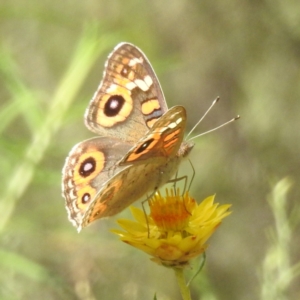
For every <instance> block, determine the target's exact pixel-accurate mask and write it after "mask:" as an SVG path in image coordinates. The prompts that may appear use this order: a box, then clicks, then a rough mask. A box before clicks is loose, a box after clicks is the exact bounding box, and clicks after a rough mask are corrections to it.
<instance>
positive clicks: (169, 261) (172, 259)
mask: <svg viewBox="0 0 300 300" xmlns="http://www.w3.org/2000/svg"><path fill="white" fill-rule="evenodd" d="M214 198H215V196H210V197H208V198H206V199H205V200H204V201H202V202H201V203H200V204H199V205H198V204H197V202H196V201H195V200H194V199H193V198H191V197H190V195H189V193H188V192H186V193H185V194H184V195H183V196H182V195H180V193H179V190H178V191H177V192H176V195H175V194H174V191H173V189H172V190H171V194H169V191H168V190H166V196H165V197H162V196H161V194H160V193H159V192H157V193H156V194H155V195H154V196H153V197H152V198H151V199H150V200H149V206H150V215H147V216H146V215H145V214H144V212H143V211H142V210H140V209H138V208H136V207H131V208H130V209H131V213H132V215H133V216H134V218H135V220H136V221H130V220H126V219H120V220H118V224H119V225H120V226H121V227H122V228H123V229H124V230H125V231H121V230H113V232H114V233H116V234H117V235H119V236H120V238H121V240H122V241H123V242H125V243H127V244H129V245H131V246H134V247H136V248H138V249H140V250H143V251H144V252H146V253H148V254H149V255H151V256H152V260H153V261H155V262H156V263H159V264H162V265H164V266H168V267H182V266H186V265H188V263H189V261H190V260H191V259H192V258H194V257H196V256H198V255H200V254H201V253H203V252H204V251H205V250H206V248H207V245H206V244H205V243H206V241H207V240H208V238H209V237H210V236H211V235H212V234H213V232H214V231H215V230H216V228H217V227H218V226H219V225H220V223H221V221H222V219H223V218H225V217H226V216H228V215H229V214H230V213H231V212H229V211H228V209H229V207H230V206H231V205H228V204H227V205H221V206H219V205H218V203H214Z"/></svg>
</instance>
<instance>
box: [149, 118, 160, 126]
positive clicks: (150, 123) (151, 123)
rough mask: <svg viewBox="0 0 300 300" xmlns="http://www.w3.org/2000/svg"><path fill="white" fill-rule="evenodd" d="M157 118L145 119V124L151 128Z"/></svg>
mask: <svg viewBox="0 0 300 300" xmlns="http://www.w3.org/2000/svg"><path fill="white" fill-rule="evenodd" d="M157 120H158V118H156V119H151V120H149V121H147V126H148V127H149V128H151V127H152V126H153V125H154V123H155V122H156V121H157Z"/></svg>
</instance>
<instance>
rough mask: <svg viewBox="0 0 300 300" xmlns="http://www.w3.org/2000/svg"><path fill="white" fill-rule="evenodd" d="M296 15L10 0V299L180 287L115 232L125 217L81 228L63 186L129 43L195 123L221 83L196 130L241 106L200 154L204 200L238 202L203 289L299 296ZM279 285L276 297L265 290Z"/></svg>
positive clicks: (1, 151) (149, 295)
mask: <svg viewBox="0 0 300 300" xmlns="http://www.w3.org/2000/svg"><path fill="white" fill-rule="evenodd" d="M299 16H300V2H299V1H295V0H294V1H268V0H263V1H250V0H246V1H235V0H226V1H220V0H217V1H207V0H206V1H187V0H173V1H158V0H154V1H137V0H127V1H121V0H111V1H104V0H98V1H97V0H87V1H79V0H72V1H55V0H54V1H47V0H46V1H42V2H40V1H36V0H29V1H21V0H13V1H8V0H2V1H1V3H0V76H1V77H0V78H1V81H0V120H1V121H0V130H1V139H0V169H1V172H0V176H1V179H0V180H1V198H0V230H1V231H0V299H153V295H154V293H155V292H156V293H157V297H158V299H160V300H162V299H164V300H167V299H168V300H170V299H172V300H173V299H175V300H176V299H181V298H180V295H179V290H178V287H177V285H176V281H175V276H174V274H173V273H172V271H171V270H168V269H165V268H162V267H160V266H156V265H155V264H154V263H152V262H150V260H149V258H148V257H147V256H146V255H145V254H143V253H139V252H138V251H136V250H135V249H132V248H131V247H130V246H128V245H126V244H123V243H121V242H120V241H119V240H118V238H117V237H116V236H114V235H113V234H111V233H110V232H109V229H110V228H117V225H116V223H115V221H116V218H111V219H107V220H101V221H99V222H96V223H94V224H93V225H91V226H90V227H88V228H86V229H85V230H83V232H81V233H80V234H78V233H77V232H76V229H75V228H74V227H73V226H72V225H71V223H70V222H69V221H68V220H67V213H66V210H65V207H64V206H65V204H64V200H63V198H62V197H61V169H62V166H63V164H64V161H65V158H66V156H67V154H68V152H69V150H70V149H71V147H72V146H73V145H74V144H75V143H77V142H79V141H81V140H83V139H86V138H89V137H92V136H94V135H93V134H92V133H91V132H89V131H88V130H87V129H86V128H85V127H84V124H83V114H84V111H85V108H86V106H87V104H88V102H89V100H90V99H91V97H92V96H93V93H94V92H95V90H96V88H97V86H98V84H99V82H100V80H101V78H102V72H103V66H104V62H105V60H106V57H107V55H108V54H109V53H110V51H111V50H112V49H113V47H114V46H115V45H116V44H117V43H119V42H121V41H128V42H131V43H134V44H136V45H137V46H138V47H140V48H141V49H142V50H143V51H144V52H145V53H146V55H147V56H148V58H149V60H150V61H151V63H152V65H153V67H154V69H155V71H156V73H157V75H158V78H159V79H160V82H161V85H162V87H163V90H164V93H165V96H166V99H167V102H168V105H169V106H170V107H171V106H174V105H184V106H185V107H186V109H187V112H188V129H187V130H189V129H191V128H192V126H193V125H194V124H195V123H196V122H197V121H198V120H199V118H200V117H201V116H202V115H203V113H204V112H205V110H206V109H207V108H208V107H209V105H210V104H211V102H212V100H213V99H214V98H216V96H220V97H221V101H220V103H219V104H218V105H217V106H216V107H215V108H214V109H213V111H212V112H211V113H210V114H209V115H208V116H207V118H206V119H205V121H204V122H203V123H201V125H200V126H199V128H197V133H201V132H204V131H206V130H209V129H211V128H213V127H214V126H217V125H219V124H221V123H223V122H225V121H227V120H229V119H230V118H232V117H234V116H235V115H237V114H239V115H241V119H240V120H239V121H238V122H235V123H233V124H231V125H229V126H227V127H225V128H222V129H220V130H219V131H217V132H214V133H211V134H209V135H207V136H204V137H201V138H199V139H198V140H197V141H196V147H195V148H194V150H193V152H192V154H191V156H190V158H191V160H192V162H193V164H194V167H195V169H196V177H195V180H194V183H193V186H192V191H191V192H192V194H193V195H194V196H195V197H196V198H197V200H198V201H201V200H202V199H204V198H205V197H206V196H208V195H211V194H214V193H216V194H217V198H216V200H217V201H218V202H219V203H221V204H225V203H232V204H233V206H232V210H233V214H232V215H231V216H230V217H229V218H227V219H226V220H225V221H224V223H223V225H222V226H221V227H220V228H219V229H218V231H217V232H216V234H215V235H214V237H213V238H212V239H211V240H210V241H209V244H210V247H209V248H208V251H207V262H206V266H205V269H204V271H203V272H202V274H201V276H199V277H197V279H196V280H195V281H194V282H193V284H192V287H191V291H192V296H193V299H222V300H223V299H225V300H227V299H239V300H241V299H243V300H244V299H245V300H248V299H249V300H250V299H251V300H253V299H295V300H296V299H299V298H300V288H299V278H293V277H294V275H291V274H292V273H289V271H290V270H291V269H290V266H293V265H295V264H296V263H297V262H299V258H300V255H299V252H300V243H299V238H300V233H299V215H300V213H299V212H300V210H299V194H300V192H299V188H298V186H299V180H300V168H299V152H300V147H299V146H300V145H299V144H300V130H299V129H300V122H299V119H300V118H299V114H300V101H299V100H300V17H299ZM180 172H181V173H182V174H190V172H191V170H190V166H189V165H188V164H183V166H182V168H181V171H180ZM286 176H289V178H290V179H289V181H287V185H284V183H282V185H281V186H283V188H281V189H280V188H278V189H277V190H276V191H277V192H276V193H275V196H274V197H275V198H274V197H273V198H272V195H274V193H272V190H273V187H274V185H275V184H276V183H277V182H278V181H279V180H281V179H282V178H284V177H286ZM289 182H293V183H294V184H293V185H292V187H291V189H290V191H289V193H288V194H287V196H286V198H285V195H284V189H287V186H288V185H289ZM276 195H277V196H276ZM278 195H279V196H278ZM276 197H277V198H278V199H279V203H280V201H282V202H281V203H282V204H283V207H282V208H279V209H278V208H277V215H276V213H275V218H274V211H272V209H271V206H270V204H269V202H268V199H269V200H270V199H277V198H276ZM285 200H286V202H285ZM285 203H286V204H285ZM136 205H139V204H138V203H137V204H136ZM285 213H286V214H287V216H285ZM120 216H122V217H125V216H126V217H130V213H129V211H128V210H126V211H124V212H123V213H122V214H121V215H119V216H118V217H120ZM282 216H283V217H282ZM287 218H288V220H289V221H288V222H287V220H286V219H287ZM275 225H276V226H277V227H275ZM272 228H273V229H272ZM275 228H277V232H276V230H275ZM276 245H277V246H278V247H277V246H276ZM278 266H279V268H277V267H278ZM298 267H299V266H298ZM298 272H299V268H298ZM289 275H290V276H289ZM297 281H298V284H297ZM272 288H281V290H282V294H281V292H280V291H279V292H278V294H277V295H276V296H273V297H272V296H269V298H268V291H270V290H271V289H272Z"/></svg>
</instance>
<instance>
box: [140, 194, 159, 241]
mask: <svg viewBox="0 0 300 300" xmlns="http://www.w3.org/2000/svg"><path fill="white" fill-rule="evenodd" d="M156 191H157V189H155V190H154V191H153V192H152V193H151V194H150V196H148V195H147V198H146V199H145V200H143V201H142V208H143V212H144V215H145V219H146V223H147V229H148V238H150V225H149V220H148V216H147V213H146V209H145V203H146V202H148V201H149V200H150V199H151V198H152V197H153V196H154V195H155V193H156Z"/></svg>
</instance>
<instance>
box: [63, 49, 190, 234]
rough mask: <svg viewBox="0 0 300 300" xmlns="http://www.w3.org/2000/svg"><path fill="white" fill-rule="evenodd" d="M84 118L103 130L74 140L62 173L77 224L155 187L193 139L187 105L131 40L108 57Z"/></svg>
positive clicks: (110, 212)
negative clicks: (188, 136)
mask: <svg viewBox="0 0 300 300" xmlns="http://www.w3.org/2000/svg"><path fill="white" fill-rule="evenodd" d="M85 123H86V126H87V127H88V128H89V129H90V130H92V131H93V132H95V133H97V134H98V135H100V137H96V138H92V139H89V140H86V141H83V142H81V143H79V144H77V145H75V146H74V147H73V149H72V150H71V152H70V154H69V156H68V158H67V159H66V162H65V166H64V168H63V181H62V189H63V196H64V197H65V199H66V207H67V211H68V215H69V219H70V221H71V222H72V223H73V225H75V226H76V227H77V229H78V231H80V230H81V229H82V228H83V227H85V226H87V225H88V224H89V223H91V222H93V221H94V220H96V219H99V218H104V217H108V216H112V215H115V214H117V213H119V212H121V211H122V210H123V209H125V208H126V207H127V206H129V205H130V204H131V203H133V202H134V201H136V200H138V199H140V198H142V197H145V196H146V195H147V194H149V195H151V194H152V193H153V192H155V191H156V190H157V189H158V188H159V187H161V186H162V185H163V184H165V183H166V182H168V181H169V180H170V179H171V178H172V176H173V175H174V174H175V173H176V171H177V168H178V165H179V163H180V161H181V160H182V158H184V157H185V156H187V155H188V153H189V152H190V151H191V149H192V147H193V144H191V143H188V142H184V141H183V137H184V131H185V127H186V111H185V109H184V107H182V106H175V107H172V108H170V109H168V108H167V105H166V102H165V100H164V96H163V93H162V90H161V88H160V85H159V82H158V79H157V77H156V75H155V73H154V71H153V69H152V67H151V65H150V63H149V62H148V60H147V58H146V56H145V55H144V54H143V53H142V52H141V51H140V50H139V49H138V48H137V47H135V46H133V45H131V44H128V43H121V44H119V45H118V46H117V47H116V48H115V49H114V50H113V52H112V53H111V55H110V56H109V57H108V60H107V62H106V65H105V72H104V76H103V80H102V82H101V84H100V86H99V89H98V90H97V92H96V93H95V95H94V97H93V99H92V100H91V102H90V105H89V107H88V108H87V110H86V113H85Z"/></svg>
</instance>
